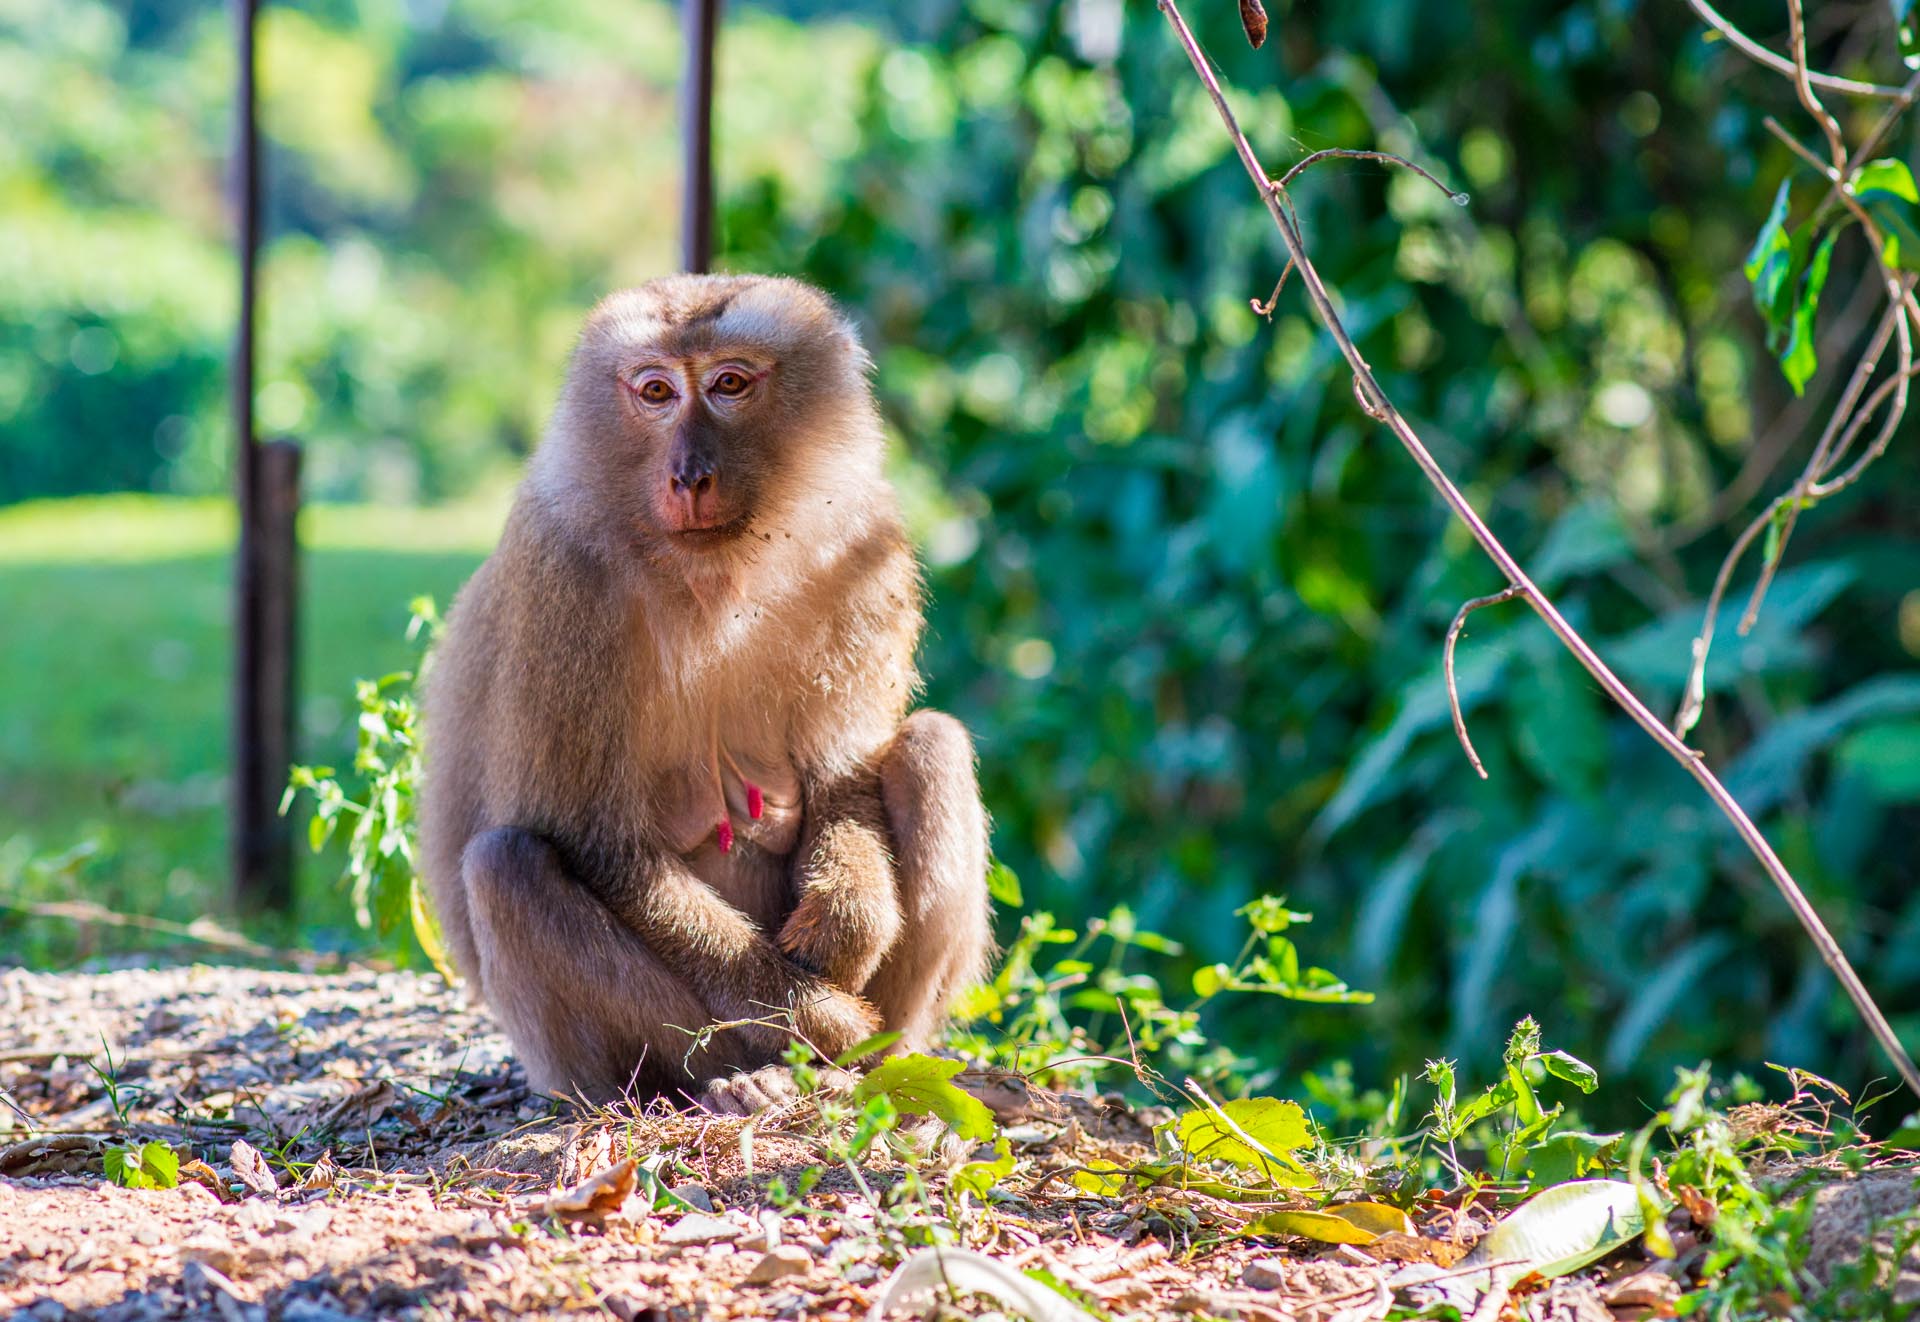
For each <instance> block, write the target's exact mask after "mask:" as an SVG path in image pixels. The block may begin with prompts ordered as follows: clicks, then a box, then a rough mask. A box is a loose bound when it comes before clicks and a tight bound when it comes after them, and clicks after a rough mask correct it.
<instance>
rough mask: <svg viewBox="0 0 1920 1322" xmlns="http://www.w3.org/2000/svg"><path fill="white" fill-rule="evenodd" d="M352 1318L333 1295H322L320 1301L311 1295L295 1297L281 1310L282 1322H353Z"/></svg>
mask: <svg viewBox="0 0 1920 1322" xmlns="http://www.w3.org/2000/svg"><path fill="white" fill-rule="evenodd" d="M352 1316H353V1315H352V1314H351V1313H348V1312H347V1311H346V1310H345V1309H344V1308H342V1307H340V1306H339V1304H338V1303H337V1302H336V1301H335V1300H334V1298H333V1296H332V1295H322V1296H321V1297H319V1298H318V1299H316V1298H313V1297H312V1296H310V1295H304V1294H301V1295H295V1296H293V1297H292V1298H291V1299H289V1300H287V1302H286V1304H285V1305H284V1306H283V1307H282V1308H281V1309H280V1319H281V1322H351V1319H352Z"/></svg>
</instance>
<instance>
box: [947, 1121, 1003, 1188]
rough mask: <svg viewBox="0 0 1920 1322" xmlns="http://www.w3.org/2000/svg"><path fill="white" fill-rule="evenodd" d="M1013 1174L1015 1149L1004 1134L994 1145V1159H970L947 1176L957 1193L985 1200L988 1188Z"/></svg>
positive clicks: (949, 1183) (950, 1185)
mask: <svg viewBox="0 0 1920 1322" xmlns="http://www.w3.org/2000/svg"><path fill="white" fill-rule="evenodd" d="M1011 1174H1013V1149H1012V1146H1011V1145H1010V1144H1009V1143H1008V1142H1007V1140H1006V1136H1005V1135H1002V1136H1001V1137H1000V1138H999V1139H998V1140H996V1141H995V1143H994V1145H993V1160H992V1161H969V1162H966V1163H964V1164H963V1165H961V1166H959V1167H958V1168H956V1169H955V1170H954V1172H953V1174H952V1175H950V1176H948V1177H947V1185H948V1187H949V1188H951V1189H952V1190H953V1191H954V1192H955V1193H970V1194H972V1195H973V1196H974V1197H976V1198H979V1199H981V1200H982V1201H984V1200H985V1199H986V1196H987V1190H989V1189H991V1188H993V1186H994V1185H996V1184H998V1183H999V1182H1000V1181H1002V1180H1004V1179H1006V1178H1007V1176H1009V1175H1011Z"/></svg>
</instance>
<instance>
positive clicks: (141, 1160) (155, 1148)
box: [103, 1140, 180, 1189]
mask: <svg viewBox="0 0 1920 1322" xmlns="http://www.w3.org/2000/svg"><path fill="white" fill-rule="evenodd" d="M103 1164H104V1165H105V1167H106V1172H107V1178H108V1179H110V1180H112V1181H113V1182H114V1183H115V1184H117V1185H119V1186H120V1187H121V1188H123V1189H171V1188H173V1187H174V1186H176V1185H177V1184H179V1183H180V1158H179V1157H178V1156H176V1155H175V1154H174V1151H173V1149H172V1148H170V1147H168V1146H167V1145H166V1144H165V1143H161V1142H159V1141H157V1140H156V1141H154V1142H152V1143H143V1144H141V1145H140V1146H139V1147H137V1148H136V1147H111V1148H108V1149H107V1151H106V1155H105V1157H104V1158H103Z"/></svg>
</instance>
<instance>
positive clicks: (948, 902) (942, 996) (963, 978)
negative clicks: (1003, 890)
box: [863, 711, 992, 1046]
mask: <svg viewBox="0 0 1920 1322" xmlns="http://www.w3.org/2000/svg"><path fill="white" fill-rule="evenodd" d="M880 788H881V796H882V799H883V801H884V802H885V804H886V810H887V820H888V825H889V827H890V832H891V835H892V839H893V846H894V847H893V863H894V875H895V877H896V879H897V882H898V885H899V891H900V910H901V919H902V922H901V930H900V936H899V939H898V940H897V941H895V943H894V945H893V948H892V949H891V950H889V951H888V952H887V956H886V959H885V960H884V961H883V962H882V963H881V965H880V967H879V969H878V971H876V972H875V973H874V975H873V978H872V979H871V981H869V982H868V983H867V984H866V985H865V987H864V988H863V994H864V995H865V996H866V998H867V999H868V1000H869V1001H871V1002H872V1003H873V1005H874V1008H875V1009H877V1010H879V1011H880V1016H881V1018H882V1019H884V1020H885V1021H886V1026H887V1027H888V1028H889V1029H893V1030H896V1031H898V1032H900V1033H901V1034H902V1035H903V1038H904V1041H905V1043H906V1044H907V1045H908V1046H920V1045H924V1044H925V1043H926V1041H927V1039H928V1038H929V1037H931V1036H932V1034H933V1033H934V1032H935V1031H936V1030H937V1029H938V1028H939V1027H940V1024H941V1021H942V1020H943V1019H945V1017H946V1012H947V1005H948V1003H949V1002H950V1001H951V1000H952V999H953V996H954V994H955V993H956V992H958V991H960V990H961V989H962V988H963V987H965V986H966V985H967V984H968V983H970V982H972V981H973V980H974V979H976V978H978V977H980V976H981V975H982V974H983V973H984V972H985V971H986V965H987V960H988V958H989V956H990V955H991V954H992V935H991V931H990V927H989V921H988V920H989V916H990V908H989V905H988V901H987V814H986V810H985V809H984V808H983V807H982V806H981V804H980V785H979V781H978V780H977V778H976V777H975V775H974V769H973V741H972V740H971V739H969V738H968V737H967V731H966V728H965V727H964V726H962V725H961V724H960V722H958V721H956V720H954V719H953V717H951V716H948V715H946V714H945V713H943V712H936V711H918V712H915V713H914V714H913V715H911V716H909V717H907V719H906V720H905V721H903V722H901V725H900V732H899V734H897V735H895V736H894V740H893V742H892V743H891V744H889V745H888V746H887V751H886V754H885V756H884V757H882V759H881V762H880Z"/></svg>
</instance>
